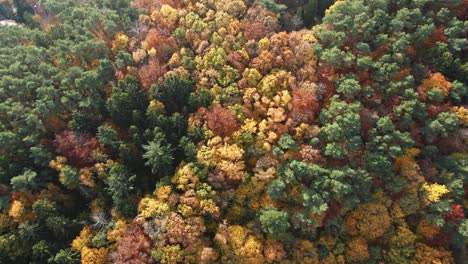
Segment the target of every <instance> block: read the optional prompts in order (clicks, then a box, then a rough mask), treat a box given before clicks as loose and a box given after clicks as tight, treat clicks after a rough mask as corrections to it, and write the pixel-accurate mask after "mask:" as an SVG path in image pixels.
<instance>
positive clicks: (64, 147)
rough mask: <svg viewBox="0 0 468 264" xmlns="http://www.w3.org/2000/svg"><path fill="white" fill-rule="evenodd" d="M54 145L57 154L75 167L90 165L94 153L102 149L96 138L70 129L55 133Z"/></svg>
mask: <svg viewBox="0 0 468 264" xmlns="http://www.w3.org/2000/svg"><path fill="white" fill-rule="evenodd" d="M54 146H55V148H56V151H57V152H58V153H59V154H61V155H63V156H65V157H66V158H67V160H68V162H69V163H70V164H72V165H75V166H77V167H86V166H89V165H92V164H93V162H94V154H95V153H96V152H98V151H101V150H102V149H101V146H100V144H99V142H98V140H97V138H95V137H92V136H90V135H88V134H84V133H79V132H75V131H71V130H65V131H63V132H62V133H60V134H57V135H56V136H55V140H54Z"/></svg>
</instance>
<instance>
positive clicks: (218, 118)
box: [205, 105, 239, 137]
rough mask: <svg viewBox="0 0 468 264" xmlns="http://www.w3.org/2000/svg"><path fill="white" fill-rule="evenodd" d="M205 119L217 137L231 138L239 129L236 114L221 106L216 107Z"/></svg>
mask: <svg viewBox="0 0 468 264" xmlns="http://www.w3.org/2000/svg"><path fill="white" fill-rule="evenodd" d="M205 117H206V121H207V123H208V127H209V128H210V129H211V131H213V133H214V134H215V135H217V136H223V137H225V136H229V135H230V134H231V133H232V132H234V131H236V130H237V129H238V128H239V124H238V123H237V120H236V117H235V116H234V114H233V113H232V112H231V111H229V110H228V109H226V108H224V107H222V106H220V105H216V106H214V107H213V108H212V109H211V111H208V112H207V113H206V115H205Z"/></svg>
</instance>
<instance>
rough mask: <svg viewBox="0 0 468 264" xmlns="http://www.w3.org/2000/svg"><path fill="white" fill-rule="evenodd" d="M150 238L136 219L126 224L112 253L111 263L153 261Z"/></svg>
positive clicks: (136, 263)
mask: <svg viewBox="0 0 468 264" xmlns="http://www.w3.org/2000/svg"><path fill="white" fill-rule="evenodd" d="M151 247H152V245H151V240H150V239H149V238H148V237H147V236H146V234H145V232H144V229H143V227H142V226H141V225H140V224H138V222H137V221H135V222H134V223H132V224H131V225H129V226H128V228H127V230H126V231H125V234H124V235H123V237H122V240H120V242H119V243H118V244H117V250H116V251H115V252H114V253H113V254H112V259H113V263H116V264H124V263H125V264H141V263H153V261H152V259H151V253H150V250H151Z"/></svg>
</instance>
